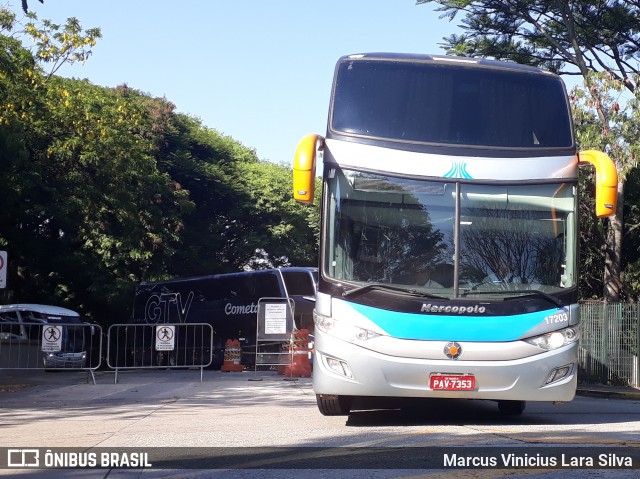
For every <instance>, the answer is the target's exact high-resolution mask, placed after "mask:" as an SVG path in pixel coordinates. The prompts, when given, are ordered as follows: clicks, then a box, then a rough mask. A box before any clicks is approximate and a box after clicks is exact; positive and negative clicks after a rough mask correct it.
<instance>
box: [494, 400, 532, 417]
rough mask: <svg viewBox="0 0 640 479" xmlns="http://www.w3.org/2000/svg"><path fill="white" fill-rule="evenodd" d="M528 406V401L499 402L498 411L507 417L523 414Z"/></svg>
mask: <svg viewBox="0 0 640 479" xmlns="http://www.w3.org/2000/svg"><path fill="white" fill-rule="evenodd" d="M526 406H527V403H526V401H498V411H500V413H502V414H504V415H506V416H517V415H519V414H522V413H523V412H524V408H525V407H526Z"/></svg>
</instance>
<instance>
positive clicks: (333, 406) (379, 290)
mask: <svg viewBox="0 0 640 479" xmlns="http://www.w3.org/2000/svg"><path fill="white" fill-rule="evenodd" d="M320 155H322V161H323V194H322V228H321V241H320V248H321V252H320V270H319V272H320V275H319V284H318V294H317V300H316V306H315V312H314V317H315V340H316V341H315V351H316V354H315V362H314V373H313V387H314V391H315V393H316V395H317V403H318V407H319V409H320V411H321V412H322V413H323V414H325V415H337V414H347V413H349V411H350V410H351V408H352V407H355V404H357V402H355V401H354V399H356V398H358V397H372V396H373V397H379V396H384V397H424V398H427V397H428V398H469V399H490V400H496V401H498V407H499V409H500V411H502V412H504V413H512V414H518V413H521V412H522V411H523V410H524V405H525V401H526V400H532V401H569V400H571V399H572V398H573V397H574V395H575V390H576V375H577V364H576V359H577V354H576V353H577V340H578V335H579V330H578V326H579V312H578V289H577V284H578V273H579V271H578V262H577V259H578V249H577V245H578V213H577V210H578V192H577V188H578V166H579V164H580V163H590V164H592V165H593V166H595V168H596V190H597V191H596V203H597V204H596V209H597V211H596V214H597V215H598V216H609V215H612V214H613V213H614V211H615V199H616V190H617V174H616V171H615V167H614V165H613V163H612V162H611V160H610V159H609V158H608V157H607V156H606V155H605V154H603V153H600V152H595V151H587V152H581V153H580V154H578V153H577V149H576V144H575V140H574V135H573V127H572V120H571V113H570V107H569V103H568V100H567V94H566V90H565V87H564V84H563V82H562V81H561V79H560V78H559V77H558V76H556V75H554V74H551V73H548V72H544V71H541V70H538V69H535V68H531V67H526V66H521V65H516V64H513V63H505V62H496V61H488V60H478V59H466V58H455V57H444V56H429V55H397V54H359V55H350V56H345V57H343V58H341V59H340V60H339V61H338V63H337V66H336V70H335V77H334V81H333V88H332V94H331V102H330V109H329V121H328V128H327V132H326V136H325V137H322V136H320V135H308V136H306V137H305V138H303V139H302V140H301V142H300V144H299V145H298V149H297V151H296V156H295V161H294V196H295V198H296V199H297V200H298V201H302V202H307V203H309V202H312V201H313V195H314V191H313V190H314V177H315V168H316V158H317V157H319V156H320Z"/></svg>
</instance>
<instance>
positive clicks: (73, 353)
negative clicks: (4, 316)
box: [0, 322, 102, 384]
mask: <svg viewBox="0 0 640 479" xmlns="http://www.w3.org/2000/svg"><path fill="white" fill-rule="evenodd" d="M101 351H102V329H101V328H100V326H98V325H96V324H87V323H28V322H3V323H0V369H42V370H47V371H48V370H52V371H53V370H60V369H74V370H86V371H87V372H88V373H89V374H91V378H92V379H93V383H94V384H95V382H96V379H95V375H94V371H95V370H96V369H98V368H99V367H100V364H101V362H102V355H101Z"/></svg>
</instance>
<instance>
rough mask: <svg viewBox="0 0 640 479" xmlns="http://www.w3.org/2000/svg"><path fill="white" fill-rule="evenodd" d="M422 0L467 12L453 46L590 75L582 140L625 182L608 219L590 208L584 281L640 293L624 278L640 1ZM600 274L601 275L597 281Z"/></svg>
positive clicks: (610, 296) (457, 14)
mask: <svg viewBox="0 0 640 479" xmlns="http://www.w3.org/2000/svg"><path fill="white" fill-rule="evenodd" d="M417 3H418V4H425V3H433V4H436V5H439V8H437V11H440V12H442V16H443V17H445V18H448V19H449V20H453V19H456V18H459V19H460V23H459V26H460V28H461V29H462V30H463V33H462V34H461V35H451V36H450V37H448V38H446V39H444V40H445V41H444V44H443V46H444V48H445V49H446V50H447V52H448V53H452V54H457V55H465V56H475V57H489V58H495V59H499V60H511V61H515V62H518V63H523V64H528V65H533V66H537V67H540V68H544V69H547V70H550V71H553V72H557V73H560V74H572V75H580V76H581V77H582V78H583V80H584V85H585V86H584V88H581V89H576V90H575V91H574V92H573V93H572V97H573V103H574V113H575V123H576V128H577V132H578V143H579V146H580V147H581V148H583V149H587V148H594V149H600V150H602V151H605V152H606V153H608V154H609V156H610V157H611V158H612V159H613V160H614V162H615V163H616V166H617V167H618V172H619V177H620V185H619V188H618V203H619V207H618V209H617V211H616V214H615V216H614V217H612V218H610V220H609V221H608V223H607V224H606V225H603V223H602V222H598V221H594V220H593V219H592V218H591V217H590V216H587V214H586V212H584V209H583V208H582V211H583V214H582V215H581V216H582V219H583V222H582V225H583V231H582V239H583V242H582V243H583V249H582V251H583V260H582V262H581V265H582V266H583V268H590V269H589V271H588V272H586V274H585V275H584V279H582V280H581V285H580V288H581V292H585V293H586V295H587V296H592V295H594V294H595V290H594V289H593V288H594V287H595V285H596V284H597V283H599V284H600V285H602V286H603V289H602V291H601V293H600V294H601V295H602V296H604V297H605V299H607V300H610V301H618V300H620V299H621V297H622V296H623V295H627V296H631V295H633V296H637V295H638V293H640V290H636V289H634V288H629V285H624V284H623V283H622V282H621V279H624V276H625V274H624V272H623V268H624V266H625V265H624V264H623V263H624V261H623V257H624V251H623V238H624V236H623V231H624V230H625V229H626V228H628V225H627V224H625V221H624V217H623V212H624V211H625V210H626V209H628V208H622V203H623V202H624V190H625V180H626V178H627V176H628V175H629V174H630V173H631V172H632V171H633V170H634V169H635V168H636V160H635V158H636V154H637V148H638V143H637V138H638V129H639V120H640V118H638V115H637V100H636V98H635V93H636V90H637V88H636V87H637V85H638V80H639V79H640V76H639V74H640V62H638V60H639V59H640V4H638V2H628V1H624V0H603V1H597V2H594V1H592V0H580V1H569V0H560V1H557V0H499V1H498V0H477V1H476V0H418V1H417ZM583 202H584V197H583ZM625 203H628V202H625ZM585 228H588V229H589V231H588V232H586V231H585ZM602 228H604V229H605V230H606V231H605V234H604V235H602V234H601V233H602V232H601V231H600V229H602ZM590 241H603V242H604V243H603V245H604V247H603V248H599V247H598V246H596V245H595V244H591V243H589V244H587V242H590ZM625 248H626V246H625ZM601 259H602V261H601ZM599 267H600V268H601V269H600V272H599V273H598V272H597V271H596V269H597V268H599ZM597 274H599V275H600V276H601V278H602V279H601V280H600V281H595V278H596V275H597ZM587 278H590V279H589V280H588V279H587ZM587 283H589V286H587Z"/></svg>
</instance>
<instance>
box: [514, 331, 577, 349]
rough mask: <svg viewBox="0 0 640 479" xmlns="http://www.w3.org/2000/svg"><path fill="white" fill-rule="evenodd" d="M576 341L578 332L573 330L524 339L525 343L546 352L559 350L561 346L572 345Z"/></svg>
mask: <svg viewBox="0 0 640 479" xmlns="http://www.w3.org/2000/svg"><path fill="white" fill-rule="evenodd" d="M577 340H578V331H577V330H576V329H574V328H566V329H561V330H560V331H553V332H551V333H547V334H543V335H541V336H536V337H533V338H528V339H525V341H526V342H527V343H529V344H533V345H534V346H538V347H539V348H541V349H545V350H547V351H551V350H552V349H558V348H561V347H562V346H565V345H567V344H570V343H574V342H576V341H577Z"/></svg>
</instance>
